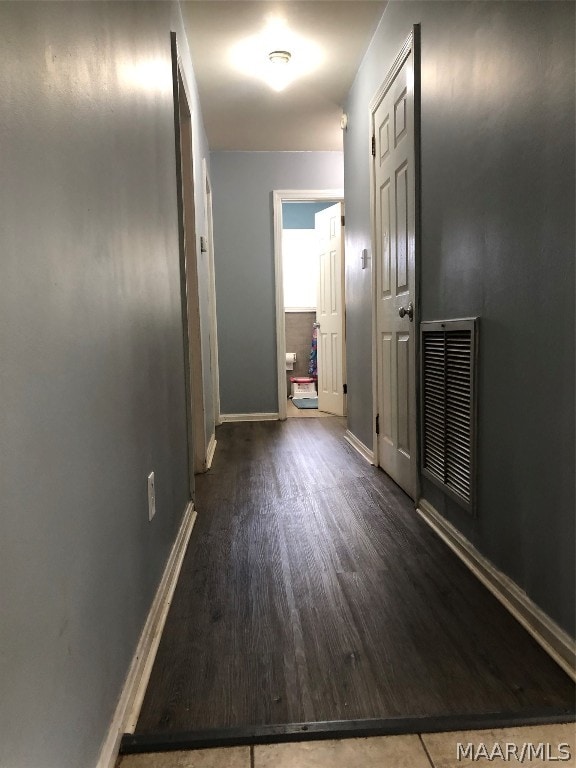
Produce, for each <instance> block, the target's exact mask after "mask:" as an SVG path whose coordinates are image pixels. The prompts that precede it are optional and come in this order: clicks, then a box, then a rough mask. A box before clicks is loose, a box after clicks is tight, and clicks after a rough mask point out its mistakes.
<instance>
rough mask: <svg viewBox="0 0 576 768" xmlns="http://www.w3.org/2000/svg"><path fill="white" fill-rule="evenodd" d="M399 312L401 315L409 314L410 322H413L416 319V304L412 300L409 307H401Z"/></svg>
mask: <svg viewBox="0 0 576 768" xmlns="http://www.w3.org/2000/svg"><path fill="white" fill-rule="evenodd" d="M398 314H399V315H400V317H404V315H408V317H409V319H410V322H412V320H414V306H413V304H412V302H410V304H408V306H407V307H400V309H399V310H398Z"/></svg>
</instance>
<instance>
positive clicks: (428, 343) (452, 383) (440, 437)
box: [420, 319, 477, 512]
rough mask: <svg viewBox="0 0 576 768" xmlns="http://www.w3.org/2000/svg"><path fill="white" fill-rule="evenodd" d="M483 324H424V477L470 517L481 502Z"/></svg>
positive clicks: (469, 322) (422, 347)
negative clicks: (479, 337) (479, 332)
mask: <svg viewBox="0 0 576 768" xmlns="http://www.w3.org/2000/svg"><path fill="white" fill-rule="evenodd" d="M476 328H477V320H476V319H471V320H444V321H442V322H434V323H430V322H425V323H421V324H420V333H421V339H420V349H421V355H422V365H421V371H422V388H421V392H422V473H423V474H424V475H425V476H426V477H428V478H429V479H430V480H433V481H434V482H435V483H436V484H438V485H440V486H441V487H442V489H443V490H444V492H445V493H447V494H448V495H449V496H451V497H452V498H453V499H454V500H455V501H457V502H458V503H459V504H460V505H461V506H463V507H464V508H465V509H467V510H468V511H469V512H473V511H474V501H475V498H474V496H475V487H474V476H475V431H476V429H475V414H476V393H475V390H476V388H475V377H476V370H475V369H476V366H475V359H476Z"/></svg>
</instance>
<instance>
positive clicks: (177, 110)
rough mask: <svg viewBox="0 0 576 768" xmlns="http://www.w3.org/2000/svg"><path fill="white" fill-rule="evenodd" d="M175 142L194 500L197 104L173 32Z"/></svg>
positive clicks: (199, 387)
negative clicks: (195, 151)
mask: <svg viewBox="0 0 576 768" xmlns="http://www.w3.org/2000/svg"><path fill="white" fill-rule="evenodd" d="M170 34H171V42H172V67H173V70H172V71H173V87H174V128H175V139H176V180H177V185H178V188H177V195H178V230H179V239H180V282H181V285H180V289H181V297H182V313H183V324H184V365H185V371H186V408H187V419H188V463H189V472H190V478H189V479H190V494H191V498H194V474H195V473H198V472H204V471H206V423H205V418H204V381H203V374H202V336H201V325H200V297H199V293H198V290H199V285H198V249H197V248H196V210H195V189H194V136H193V121H192V99H191V93H192V91H191V90H190V87H189V86H188V83H187V81H186V75H185V74H184V67H183V66H182V61H181V58H180V56H179V54H178V46H177V41H176V34H175V33H174V32H171V33H170Z"/></svg>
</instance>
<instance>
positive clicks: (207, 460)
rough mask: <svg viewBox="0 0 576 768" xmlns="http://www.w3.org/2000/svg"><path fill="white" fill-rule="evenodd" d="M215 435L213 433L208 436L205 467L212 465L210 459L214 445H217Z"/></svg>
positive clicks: (208, 467) (212, 456)
mask: <svg viewBox="0 0 576 768" xmlns="http://www.w3.org/2000/svg"><path fill="white" fill-rule="evenodd" d="M217 444H218V443H217V440H216V435H215V434H213V435H212V436H211V437H210V442H209V443H208V450H207V452H206V469H210V467H211V466H212V459H213V458H214V454H215V453H216V445H217Z"/></svg>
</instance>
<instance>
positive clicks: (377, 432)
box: [376, 413, 380, 435]
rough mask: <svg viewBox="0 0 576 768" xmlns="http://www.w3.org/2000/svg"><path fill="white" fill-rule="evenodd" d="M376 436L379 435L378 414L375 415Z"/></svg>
mask: <svg viewBox="0 0 576 768" xmlns="http://www.w3.org/2000/svg"><path fill="white" fill-rule="evenodd" d="M376 434H377V435H379V434H380V414H379V413H377V414H376Z"/></svg>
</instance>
